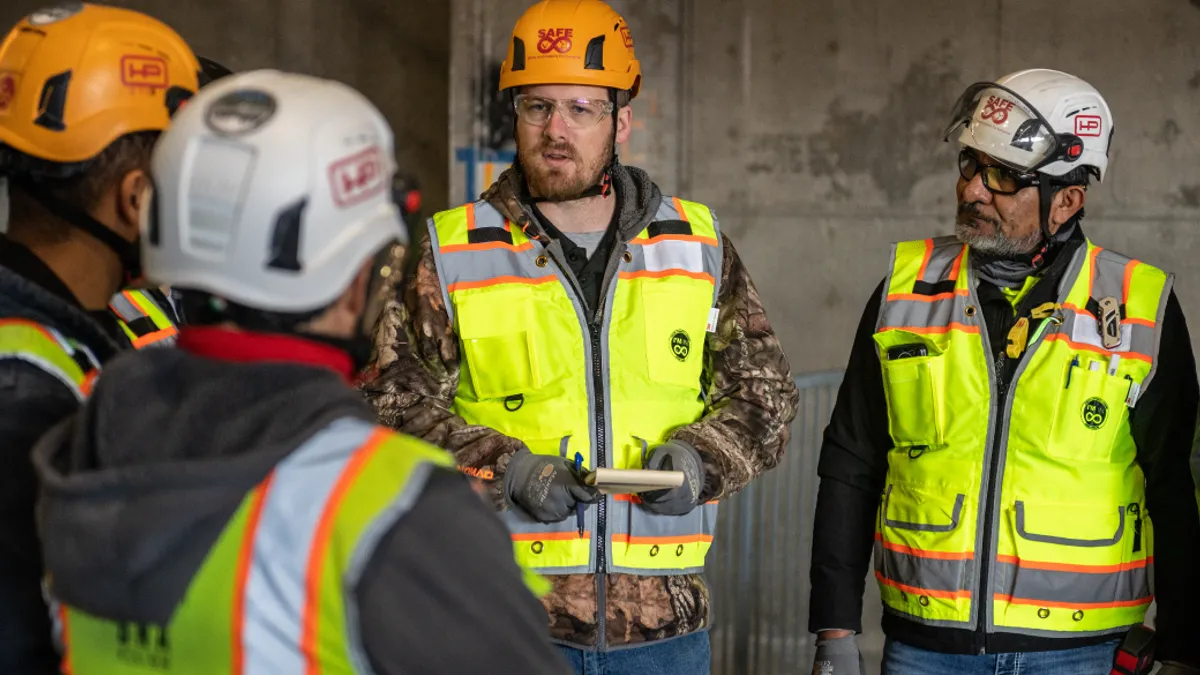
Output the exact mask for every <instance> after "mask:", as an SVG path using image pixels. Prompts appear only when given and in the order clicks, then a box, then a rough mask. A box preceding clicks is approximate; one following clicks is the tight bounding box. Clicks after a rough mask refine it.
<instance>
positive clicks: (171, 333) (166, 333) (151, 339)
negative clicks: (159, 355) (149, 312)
mask: <svg viewBox="0 0 1200 675" xmlns="http://www.w3.org/2000/svg"><path fill="white" fill-rule="evenodd" d="M178 334H179V329H178V328H176V327H174V326H170V327H168V328H163V329H162V330H156V331H154V332H153V333H147V334H145V335H143V336H142V337H140V338H137V339H135V340H134V341H133V348H134V349H141V348H142V347H145V346H146V345H152V344H154V343H155V342H159V341H162V340H166V339H167V338H172V337H175V336H176V335H178Z"/></svg>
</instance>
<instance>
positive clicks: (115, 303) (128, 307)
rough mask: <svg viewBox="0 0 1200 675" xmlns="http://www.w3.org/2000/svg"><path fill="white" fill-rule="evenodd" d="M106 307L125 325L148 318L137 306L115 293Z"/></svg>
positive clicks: (122, 295) (120, 294)
mask: <svg viewBox="0 0 1200 675" xmlns="http://www.w3.org/2000/svg"><path fill="white" fill-rule="evenodd" d="M108 306H109V307H110V308H111V309H112V310H113V311H114V312H116V313H117V316H119V317H121V320H122V321H124V322H125V323H133V322H134V321H137V320H138V319H145V318H149V317H148V316H147V315H146V313H145V312H143V311H142V310H141V309H139V308H138V306H137V305H135V304H133V303H132V302H130V301H129V298H127V297H125V294H124V293H117V294H116V295H114V296H113V297H112V299H110V300H109V301H108Z"/></svg>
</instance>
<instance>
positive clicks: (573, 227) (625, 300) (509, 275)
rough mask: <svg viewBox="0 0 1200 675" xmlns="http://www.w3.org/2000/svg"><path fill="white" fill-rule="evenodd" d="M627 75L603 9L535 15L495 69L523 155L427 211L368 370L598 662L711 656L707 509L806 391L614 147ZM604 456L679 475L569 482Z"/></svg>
mask: <svg viewBox="0 0 1200 675" xmlns="http://www.w3.org/2000/svg"><path fill="white" fill-rule="evenodd" d="M551 28H553V30H551ZM640 82H641V71H640V66H639V65H638V61H637V60H636V58H635V57H634V47H633V37H632V36H631V35H630V33H629V28H628V26H627V25H626V23H625V20H624V19H623V18H621V16H620V15H619V14H617V13H616V12H615V11H613V9H612V8H611V7H609V6H608V5H607V4H605V3H604V2H600V0H579V1H576V0H545V1H543V2H539V3H537V4H535V5H533V6H532V7H531V8H529V9H528V10H527V11H526V12H525V14H524V15H523V16H522V17H521V19H520V20H519V21H518V22H517V23H516V25H515V27H514V30H513V36H512V40H511V42H510V44H509V50H508V57H507V59H506V60H505V62H504V65H503V67H502V68H501V76H500V88H501V89H502V90H504V91H506V92H508V93H509V94H510V95H511V96H512V104H513V106H514V111H515V113H516V121H515V125H516V126H515V132H516V139H517V148H518V160H517V162H516V164H515V165H514V166H513V167H512V168H511V169H509V170H508V171H506V172H505V173H504V174H502V175H501V177H500V179H499V180H498V181H497V182H496V184H495V185H493V186H492V187H491V188H490V189H489V191H488V194H487V195H486V196H485V198H484V199H482V200H480V201H477V202H475V203H472V204H467V205H465V206H462V207H460V208H457V209H452V210H449V211H444V212H442V213H438V214H436V215H435V216H434V217H433V219H432V221H431V224H430V227H429V231H430V236H429V238H428V239H426V240H424V241H423V243H422V246H421V254H420V261H419V263H418V270H417V273H416V274H415V276H414V277H413V278H412V279H411V280H410V282H409V283H408V285H407V287H406V288H405V289H404V294H403V296H402V298H401V302H398V303H393V304H392V305H391V306H390V307H389V310H388V313H387V316H386V320H385V321H383V322H381V326H380V330H379V333H378V336H377V340H378V342H379V345H378V346H379V353H380V355H381V356H380V359H379V363H378V368H377V370H378V371H379V373H380V375H379V376H378V377H377V378H376V379H375V380H374V381H372V382H369V383H367V384H366V386H365V390H366V392H367V394H368V396H370V397H371V399H372V401H373V403H374V405H375V407H376V409H377V410H378V411H379V414H380V418H381V420H382V421H384V422H385V423H386V424H388V425H389V426H393V427H395V428H397V429H401V430H404V431H407V432H409V433H412V434H414V435H416V436H419V437H421V438H424V439H425V440H428V441H430V442H433V443H437V444H438V445H441V446H443V447H446V448H448V449H450V450H452V451H453V452H454V453H455V455H456V457H457V461H458V464H459V466H460V468H461V469H462V470H463V471H466V472H469V473H471V474H472V475H474V476H477V477H479V478H480V480H482V481H483V482H484V484H485V485H486V487H487V488H488V490H489V494H490V495H491V496H492V498H493V500H494V502H495V505H496V507H497V508H498V509H499V510H501V513H502V516H503V518H504V519H505V521H506V522H507V524H508V525H509V528H510V531H511V532H512V539H513V545H514V547H515V550H516V555H517V558H518V559H519V560H520V561H521V563H522V564H523V565H525V566H527V567H529V568H532V569H535V570H537V571H538V572H541V573H544V574H547V575H552V576H551V579H552V580H553V583H554V590H553V591H552V592H551V593H550V594H549V595H547V596H546V597H545V598H544V603H545V605H546V607H547V609H548V611H549V613H550V626H549V630H550V633H551V635H552V636H553V637H554V639H555V641H556V642H558V643H559V644H562V645H563V650H564V653H566V654H567V656H568V658H569V659H570V660H571V662H572V664H573V665H574V667H575V669H576V672H579V673H586V674H588V675H605V674H609V673H611V674H620V673H638V674H640V675H646V674H648V673H655V674H662V675H666V674H671V673H681V674H683V673H686V674H688V675H691V674H692V673H699V672H707V671H708V669H709V667H710V656H709V639H708V633H707V629H708V628H709V627H710V626H711V616H712V615H711V608H710V593H709V589H708V587H707V585H706V584H705V581H704V578H703V574H702V573H703V570H704V565H705V557H706V554H707V553H708V550H709V548H710V546H711V545H712V541H713V533H714V528H715V526H716V520H717V504H716V502H717V501H719V500H721V499H724V498H726V497H728V496H730V495H732V494H734V493H736V492H737V491H738V490H740V489H742V488H744V487H745V486H746V485H747V484H749V483H750V481H752V480H753V479H754V478H755V477H757V476H758V475H760V474H762V473H763V472H765V471H767V470H769V469H770V468H772V467H774V466H775V465H776V464H777V463H778V462H779V460H780V458H781V456H782V455H783V453H784V450H785V448H786V447H787V440H788V434H789V423H790V422H791V420H792V417H793V416H794V415H795V409H796V402H797V398H798V396H797V393H796V387H795V384H794V382H793V380H792V375H791V371H790V369H789V367H788V362H787V359H786V357H785V356H784V353H783V350H782V349H781V348H780V345H779V341H778V339H777V338H776V336H775V333H774V331H773V330H772V328H771V324H770V322H769V321H768V320H767V316H766V314H765V312H764V310H763V306H762V302H761V300H760V299H759V296H758V293H757V291H756V290H755V288H754V284H753V283H752V282H751V279H750V275H749V272H748V271H747V269H746V267H745V265H744V264H743V263H742V261H741V259H740V258H739V257H738V255H737V254H736V252H735V251H734V248H733V245H732V244H731V243H730V241H729V239H728V238H727V237H726V236H725V235H724V234H723V233H722V231H721V226H720V224H719V223H718V221H717V219H716V217H715V216H714V215H713V213H712V211H711V210H710V209H709V208H708V207H706V206H703V205H701V204H698V203H695V202H690V201H685V200H683V199H679V198H674V197H670V196H666V195H663V194H661V192H660V191H659V188H658V186H657V185H656V184H655V183H654V182H653V180H652V179H651V178H650V176H648V175H647V174H646V173H645V172H644V171H642V170H640V169H636V168H633V167H627V166H624V165H622V164H621V163H620V162H618V161H617V158H616V153H615V148H616V147H617V146H618V145H619V144H621V143H624V142H625V141H626V140H627V139H628V138H629V135H630V133H631V131H632V116H633V111H632V109H631V108H630V106H629V103H630V101H631V99H632V98H633V97H634V96H636V95H637V93H638V89H639V87H640ZM597 467H608V468H617V469H642V468H647V469H673V470H676V471H680V472H682V473H683V474H684V480H683V482H682V485H680V486H679V487H675V488H671V489H660V490H654V491H650V492H646V493H642V494H640V495H630V494H618V495H598V494H596V492H595V491H594V490H593V489H592V488H589V487H586V486H585V485H583V484H582V481H581V478H580V476H581V474H582V473H583V472H584V471H588V470H591V469H594V468H597Z"/></svg>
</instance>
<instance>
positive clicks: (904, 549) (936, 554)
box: [875, 532, 975, 560]
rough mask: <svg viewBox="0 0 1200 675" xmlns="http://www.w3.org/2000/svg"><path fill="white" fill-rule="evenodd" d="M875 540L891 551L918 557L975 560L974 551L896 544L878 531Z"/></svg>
mask: <svg viewBox="0 0 1200 675" xmlns="http://www.w3.org/2000/svg"><path fill="white" fill-rule="evenodd" d="M875 541H877V542H879V543H880V544H883V547H884V548H886V549H887V550H889V551H895V552H896V553H903V554H904V555H911V556H915V557H917V558H933V559H936V560H974V559H975V552H974V551H927V550H925V549H921V548H912V547H911V546H905V545H903V544H894V543H892V542H890V541H884V540H883V535H882V534H880V533H878V532H876V533H875Z"/></svg>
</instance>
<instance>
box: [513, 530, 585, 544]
mask: <svg viewBox="0 0 1200 675" xmlns="http://www.w3.org/2000/svg"><path fill="white" fill-rule="evenodd" d="M591 537H592V531H591V530H584V531H583V537H582V538H583V539H590V538H591ZM580 538H581V537H580V536H579V530H571V531H570V532H520V533H513V535H512V540H513V541H563V540H568V539H580Z"/></svg>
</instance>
